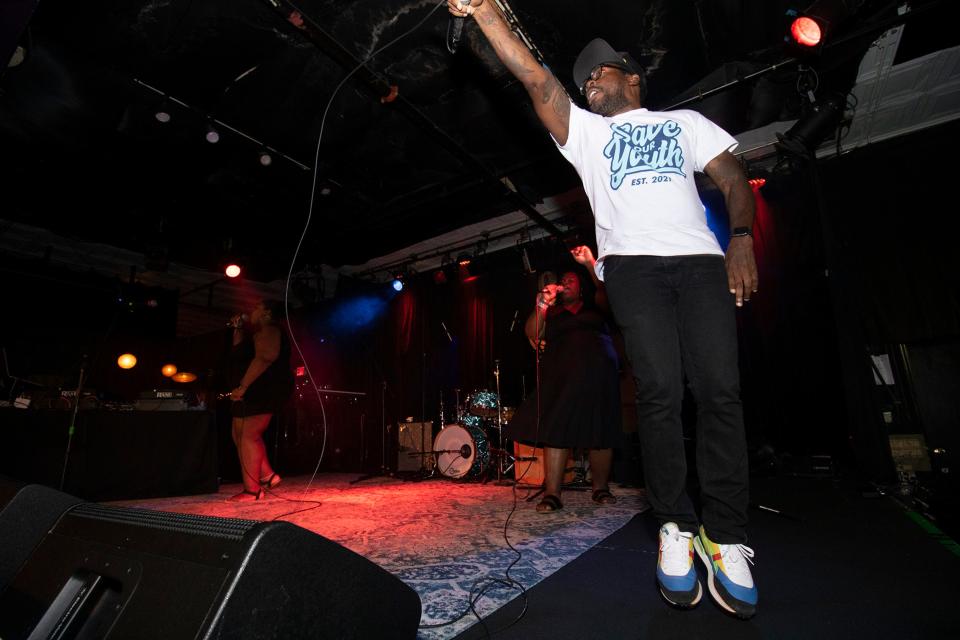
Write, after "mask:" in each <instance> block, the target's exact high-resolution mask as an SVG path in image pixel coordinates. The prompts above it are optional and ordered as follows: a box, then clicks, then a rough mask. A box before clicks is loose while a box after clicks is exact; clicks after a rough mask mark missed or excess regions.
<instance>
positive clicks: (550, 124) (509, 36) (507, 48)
mask: <svg viewBox="0 0 960 640" xmlns="http://www.w3.org/2000/svg"><path fill="white" fill-rule="evenodd" d="M447 8H448V9H449V10H450V13H451V14H453V15H455V16H458V17H466V16H471V15H472V16H473V17H474V19H475V20H476V21H477V25H479V27H480V30H481V31H482V32H483V35H484V36H486V38H487V40H488V41H489V42H490V45H491V46H492V47H493V50H494V52H496V54H497V57H498V58H500V61H501V62H502V63H503V64H504V65H505V66H506V67H507V69H509V70H510V73H512V74H513V75H514V76H515V77H516V78H517V80H519V81H520V83H521V84H522V85H523V86H524V88H526V90H527V93H528V94H530V99H531V100H532V101H533V108H534V110H535V111H536V112H537V116H538V117H539V118H540V121H541V122H542V123H543V126H545V127H546V128H547V131H549V132H550V134H551V135H552V136H553V137H554V139H555V140H556V141H557V142H558V143H559V144H561V145H563V144H566V143H567V134H568V133H569V130H570V97H569V96H568V95H567V92H566V91H564V89H563V86H562V85H561V84H560V82H559V81H558V80H557V79H556V77H554V75H553V74H552V73H550V72H549V71H548V70H547V69H544V68H543V67H542V66H540V64H539V63H538V62H537V60H536V58H534V57H533V54H531V53H530V51H529V50H528V49H527V47H526V46H524V44H523V43H522V42H520V39H519V38H518V37H517V36H515V35H514V34H513V32H512V31H511V30H510V27H509V26H508V25H507V21H506V19H505V18H504V17H503V13H501V12H500V8H499V7H498V6H497V4H496V3H495V2H493V1H492V0H486V1H485V0H472V1H471V3H470V5H469V6H467V5H463V4H460V3H459V2H458V0H447Z"/></svg>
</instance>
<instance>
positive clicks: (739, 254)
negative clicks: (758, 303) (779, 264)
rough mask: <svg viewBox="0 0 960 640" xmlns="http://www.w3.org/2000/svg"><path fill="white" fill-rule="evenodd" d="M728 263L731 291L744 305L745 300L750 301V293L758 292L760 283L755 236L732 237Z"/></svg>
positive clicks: (740, 305)
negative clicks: (754, 244) (755, 253)
mask: <svg viewBox="0 0 960 640" xmlns="http://www.w3.org/2000/svg"><path fill="white" fill-rule="evenodd" d="M726 263H727V283H728V284H729V285H730V293H732V294H733V295H734V296H736V299H737V306H738V307H742V306H743V301H744V300H746V301H747V302H750V294H752V293H756V292H757V286H758V284H759V278H758V277H757V259H756V257H754V255H753V238H752V237H750V236H736V237H733V238H730V245H729V246H728V247H727V255H726Z"/></svg>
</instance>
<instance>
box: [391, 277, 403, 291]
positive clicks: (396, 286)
mask: <svg viewBox="0 0 960 640" xmlns="http://www.w3.org/2000/svg"><path fill="white" fill-rule="evenodd" d="M390 286H391V287H393V290H394V291H403V278H401V277H400V276H397V277H396V278H394V279H393V282H391V283H390Z"/></svg>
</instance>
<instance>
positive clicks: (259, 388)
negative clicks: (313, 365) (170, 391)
mask: <svg viewBox="0 0 960 640" xmlns="http://www.w3.org/2000/svg"><path fill="white" fill-rule="evenodd" d="M282 317H283V305H282V304H280V303H278V302H273V301H264V302H260V303H259V304H257V306H255V307H254V308H253V310H252V311H251V312H250V314H249V316H246V315H245V314H241V315H240V316H237V317H236V318H234V320H233V322H232V324H233V327H234V329H233V348H232V350H231V352H230V360H231V371H232V372H233V373H232V376H231V377H232V382H233V383H234V384H235V386H234V388H233V391H231V392H230V400H232V404H231V414H232V415H233V442H234V444H235V445H236V446H237V454H238V455H239V456H240V470H241V473H242V475H243V491H242V492H240V493H238V494H237V495H235V496H233V497H232V498H230V500H232V501H246V500H259V499H260V498H262V497H263V490H264V489H273V488H274V487H276V486H277V485H278V484H280V476H278V475H277V474H276V473H275V472H274V470H273V467H271V466H270V460H268V459H267V448H266V446H265V445H264V443H263V432H264V431H266V430H267V426H268V425H269V424H270V418H271V417H273V414H274V413H276V412H277V411H279V410H280V409H282V408H283V405H284V403H285V402H286V401H287V398H288V397H289V396H290V393H291V392H292V391H293V374H292V372H291V371H290V342H289V340H288V339H287V335H286V333H285V332H284V331H283V330H282V329H281V328H280V327H279V326H277V324H276V323H277V322H278V321H279V320H280V319H281V318H282Z"/></svg>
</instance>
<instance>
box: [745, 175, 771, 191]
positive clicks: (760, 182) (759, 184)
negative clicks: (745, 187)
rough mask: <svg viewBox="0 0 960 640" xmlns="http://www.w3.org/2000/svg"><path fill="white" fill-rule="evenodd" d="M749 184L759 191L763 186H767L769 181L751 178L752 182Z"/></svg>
mask: <svg viewBox="0 0 960 640" xmlns="http://www.w3.org/2000/svg"><path fill="white" fill-rule="evenodd" d="M748 182H749V183H750V186H751V187H753V188H754V189H759V188H760V187H762V186H763V185H765V184H767V179H766V178H751V179H750V180H748Z"/></svg>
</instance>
